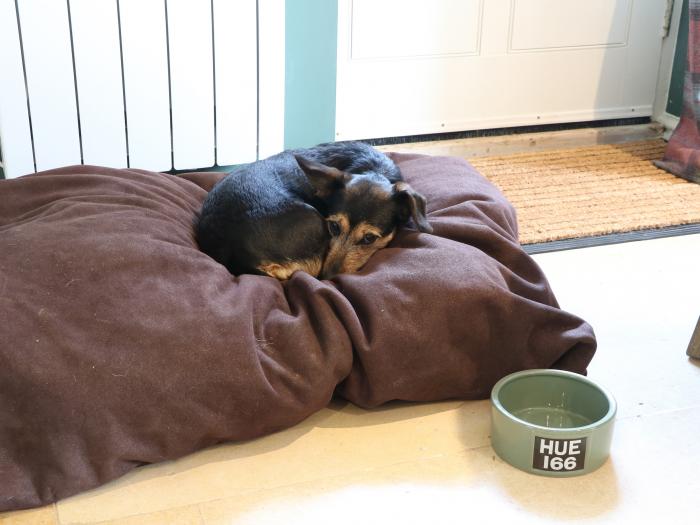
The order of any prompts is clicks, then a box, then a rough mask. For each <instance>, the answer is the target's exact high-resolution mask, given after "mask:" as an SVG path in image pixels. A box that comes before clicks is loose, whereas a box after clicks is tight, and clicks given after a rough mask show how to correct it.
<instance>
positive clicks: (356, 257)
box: [325, 223, 396, 273]
mask: <svg viewBox="0 0 700 525" xmlns="http://www.w3.org/2000/svg"><path fill="white" fill-rule="evenodd" d="M367 233H373V234H375V235H377V236H379V235H380V234H381V232H380V231H379V230H378V229H377V228H376V227H374V226H371V225H369V224H367V223H360V224H359V225H358V226H356V227H355V228H353V231H352V233H351V235H349V236H347V237H346V238H345V240H344V241H342V240H339V241H337V242H333V243H331V248H330V250H329V252H328V255H327V256H326V262H325V265H326V267H328V268H331V267H337V268H340V272H341V273H353V272H356V271H358V270H359V269H360V268H362V267H363V266H364V265H365V263H367V261H368V260H369V258H370V257H371V256H372V255H373V254H374V252H376V251H377V250H379V249H381V248H384V247H385V246H386V245H387V244H389V243H390V242H391V240H392V239H393V238H394V235H395V233H396V232H395V231H392V232H391V233H389V234H387V235H385V236H384V237H381V236H380V237H379V238H378V239H377V240H376V241H374V242H373V243H372V244H367V245H364V244H357V242H358V241H359V240H360V239H362V237H364V236H365V234H367Z"/></svg>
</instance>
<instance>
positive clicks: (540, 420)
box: [513, 407, 593, 428]
mask: <svg viewBox="0 0 700 525" xmlns="http://www.w3.org/2000/svg"><path fill="white" fill-rule="evenodd" d="M513 415H514V416H515V417H517V418H518V419H522V420H523V421H527V422H528V423H532V424H533V425H539V426H541V427H548V428H576V427H584V426H586V425H590V424H591V423H593V421H591V420H590V419H588V418H587V417H586V416H582V415H581V414H578V413H576V412H571V411H570V410H566V409H565V408H555V407H530V408H523V409H522V410H518V411H516V412H513Z"/></svg>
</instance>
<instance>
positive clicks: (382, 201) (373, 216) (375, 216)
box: [295, 155, 433, 279]
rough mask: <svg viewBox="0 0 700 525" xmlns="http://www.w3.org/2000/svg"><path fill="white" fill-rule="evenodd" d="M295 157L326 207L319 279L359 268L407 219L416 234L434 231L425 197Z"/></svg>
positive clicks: (375, 176) (370, 175) (376, 177)
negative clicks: (327, 240) (325, 235)
mask: <svg viewBox="0 0 700 525" xmlns="http://www.w3.org/2000/svg"><path fill="white" fill-rule="evenodd" d="M295 158H296V160H297V163H298V164H299V167H300V168H301V169H302V170H303V171H304V173H305V174H306V177H307V178H308V180H309V182H310V183H311V185H312V187H313V188H314V191H315V194H316V197H317V198H319V199H321V200H322V201H323V202H324V203H325V206H326V226H327V228H328V233H329V234H330V244H329V248H328V252H327V253H326V256H325V258H324V261H323V267H322V269H321V273H320V275H319V277H320V278H321V279H329V278H331V277H333V276H334V275H336V274H338V273H350V272H356V271H357V270H359V269H360V268H362V266H364V264H365V263H366V262H367V260H368V259H369V258H370V257H371V256H372V254H373V253H374V252H376V251H377V250H379V249H380V248H384V247H385V246H386V245H387V244H389V242H390V241H391V239H393V238H394V235H395V234H396V229H397V227H399V226H401V225H403V224H406V223H407V222H408V220H409V219H413V222H414V223H415V225H416V227H417V228H418V230H419V231H422V232H427V233H430V232H432V231H433V229H432V227H431V226H430V224H429V223H428V220H427V219H426V216H425V198H424V197H423V196H422V195H421V194H420V193H417V192H416V191H414V190H413V189H412V188H411V187H410V186H409V185H408V184H407V183H405V182H403V181H400V182H396V183H394V184H392V183H391V182H389V180H388V179H387V178H386V177H384V176H383V175H381V174H379V173H375V172H372V171H368V172H364V173H361V174H351V173H347V172H344V171H341V170H338V169H336V168H333V167H330V166H326V165H324V164H320V163H318V162H314V161H312V160H309V159H306V158H304V157H302V156H299V155H296V156H295Z"/></svg>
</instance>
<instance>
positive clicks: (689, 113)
mask: <svg viewBox="0 0 700 525" xmlns="http://www.w3.org/2000/svg"><path fill="white" fill-rule="evenodd" d="M688 18H689V31H688V58H687V61H686V72H685V80H684V83H683V112H682V114H681V119H680V122H679V123H678V126H677V127H676V129H675V130H674V132H673V134H672V135H671V138H670V139H669V141H668V145H667V146H666V151H665V153H664V158H663V159H662V160H660V161H656V162H655V164H656V165H657V166H658V167H659V168H662V169H665V170H666V171H669V172H670V173H673V174H674V175H677V176H678V177H682V178H684V179H686V180H689V181H692V182H697V183H700V0H690V4H689V17H688Z"/></svg>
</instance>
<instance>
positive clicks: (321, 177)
mask: <svg viewBox="0 0 700 525" xmlns="http://www.w3.org/2000/svg"><path fill="white" fill-rule="evenodd" d="M294 158H295V159H296V161H297V164H299V167H300V168H301V170H302V171H303V172H304V173H305V174H306V178H307V179H308V180H309V182H310V183H311V185H312V186H313V188H314V190H315V193H316V195H317V196H318V197H321V198H326V197H329V196H330V195H331V193H333V192H334V191H336V190H339V189H341V188H343V187H344V186H345V183H346V182H347V181H348V178H349V177H348V175H347V174H346V173H345V172H343V171H340V170H339V169H337V168H332V167H330V166H326V165H325V164H321V163H320V162H316V161H313V160H310V159H307V158H304V157H302V156H301V155H294Z"/></svg>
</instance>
